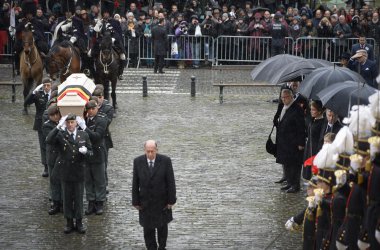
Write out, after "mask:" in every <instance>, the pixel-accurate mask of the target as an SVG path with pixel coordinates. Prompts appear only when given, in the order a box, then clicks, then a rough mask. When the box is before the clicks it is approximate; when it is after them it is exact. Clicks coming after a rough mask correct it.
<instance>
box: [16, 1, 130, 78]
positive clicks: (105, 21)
mask: <svg viewBox="0 0 380 250" xmlns="http://www.w3.org/2000/svg"><path fill="white" fill-rule="evenodd" d="M101 3H102V6H101V15H102V18H98V19H95V20H94V23H93V24H92V25H90V26H91V27H93V29H91V30H93V32H90V31H87V32H85V29H84V24H83V19H82V18H81V17H80V15H81V14H80V13H79V15H78V14H77V13H76V12H75V3H74V1H61V7H62V13H63V14H64V15H62V16H59V17H58V18H57V19H56V20H55V21H54V23H52V24H49V23H44V22H41V20H40V19H38V18H37V17H36V12H37V7H36V4H35V2H34V1H32V0H25V1H24V2H23V3H22V14H23V18H21V19H20V22H19V23H18V24H17V26H16V38H17V39H16V40H15V53H16V55H17V56H16V68H19V66H18V65H19V55H20V53H21V51H22V48H23V46H22V39H20V38H21V32H22V31H23V30H25V29H29V30H31V31H33V36H34V41H35V44H36V46H37V48H38V50H39V51H40V54H41V56H42V58H45V57H46V56H48V52H49V49H50V46H51V47H53V46H55V45H56V44H59V43H61V42H62V41H69V42H71V43H72V44H73V45H74V46H75V47H77V48H78V49H79V51H80V55H81V60H82V67H81V70H82V72H85V73H86V74H87V76H90V75H91V76H93V75H94V72H95V69H94V58H97V57H98V56H99V53H100V48H99V44H100V43H101V40H102V37H103V36H105V35H110V36H111V37H112V41H113V48H114V49H115V51H116V52H117V53H118V55H119V57H120V60H121V61H122V63H121V64H120V67H119V77H120V79H121V78H122V73H123V70H124V66H125V65H126V56H125V55H126V50H125V47H124V44H123V39H122V38H123V36H122V29H121V26H120V22H119V21H117V20H115V19H113V17H112V15H113V12H114V10H113V9H114V4H113V2H112V1H101ZM85 13H86V12H85ZM49 25H52V27H53V30H54V35H53V38H52V41H50V44H49V43H48V40H47V37H46V36H45V34H44V32H46V31H47V30H48V29H49V27H46V26H49ZM90 41H94V45H93V47H92V48H90V47H89V46H88V45H91V44H92V42H90Z"/></svg>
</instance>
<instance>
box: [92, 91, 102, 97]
mask: <svg viewBox="0 0 380 250" xmlns="http://www.w3.org/2000/svg"><path fill="white" fill-rule="evenodd" d="M92 96H103V90H102V89H95V90H94V92H93V93H92Z"/></svg>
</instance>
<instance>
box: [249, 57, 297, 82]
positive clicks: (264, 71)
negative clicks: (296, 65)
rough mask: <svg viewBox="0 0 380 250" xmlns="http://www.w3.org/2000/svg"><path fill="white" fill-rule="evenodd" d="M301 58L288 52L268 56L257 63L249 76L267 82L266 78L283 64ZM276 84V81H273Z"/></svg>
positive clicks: (257, 80) (254, 79)
mask: <svg viewBox="0 0 380 250" xmlns="http://www.w3.org/2000/svg"><path fill="white" fill-rule="evenodd" d="M301 59H303V58H302V57H299V56H293V55H288V54H281V55H277V56H273V57H270V58H268V59H266V60H265V61H263V62H261V63H260V64H258V65H257V66H256V67H255V68H254V69H253V70H252V72H251V77H252V80H253V81H256V82H269V81H268V80H270V79H271V77H272V76H273V75H274V74H276V73H277V72H278V71H280V70H282V68H283V67H284V65H288V64H289V63H292V62H295V61H297V60H301ZM273 84H277V83H273Z"/></svg>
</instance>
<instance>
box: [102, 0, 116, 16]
mask: <svg viewBox="0 0 380 250" xmlns="http://www.w3.org/2000/svg"><path fill="white" fill-rule="evenodd" d="M101 12H102V15H103V14H104V13H105V12H107V13H109V14H110V16H113V12H114V3H113V1H109V0H103V1H102V6H101Z"/></svg>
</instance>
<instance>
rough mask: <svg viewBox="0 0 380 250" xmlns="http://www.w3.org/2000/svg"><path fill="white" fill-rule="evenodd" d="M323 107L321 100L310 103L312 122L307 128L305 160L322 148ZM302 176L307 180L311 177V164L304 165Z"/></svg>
mask: <svg viewBox="0 0 380 250" xmlns="http://www.w3.org/2000/svg"><path fill="white" fill-rule="evenodd" d="M323 111H324V109H323V107H322V103H321V101H319V100H315V101H312V102H311V103H310V114H311V119H312V120H311V122H310V124H309V127H308V129H307V140H306V147H305V154H304V161H305V160H307V159H309V158H310V157H311V156H314V155H316V154H317V153H318V152H319V150H320V149H321V148H322V145H320V143H319V142H320V136H321V129H322V125H323V122H324V117H323ZM302 178H304V179H305V180H310V179H311V166H304V167H303V170H302Z"/></svg>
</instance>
